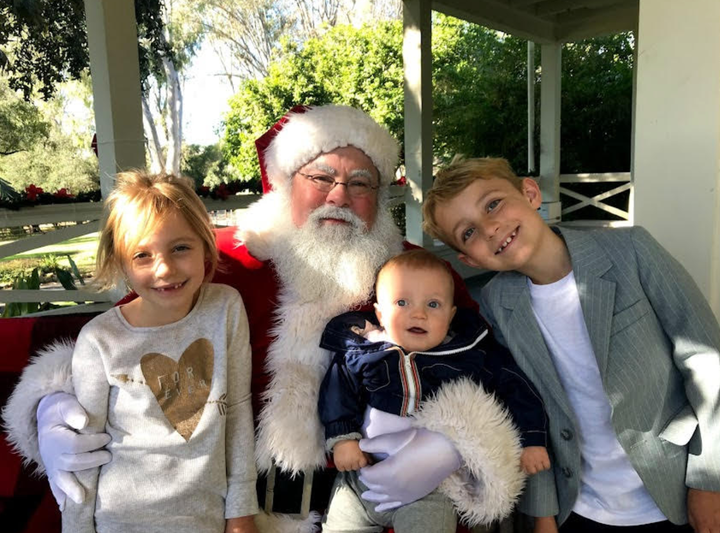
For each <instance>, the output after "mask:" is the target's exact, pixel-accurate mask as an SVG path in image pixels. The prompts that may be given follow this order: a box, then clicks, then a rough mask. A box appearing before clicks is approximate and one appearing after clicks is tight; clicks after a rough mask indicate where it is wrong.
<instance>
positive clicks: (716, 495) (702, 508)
mask: <svg viewBox="0 0 720 533" xmlns="http://www.w3.org/2000/svg"><path fill="white" fill-rule="evenodd" d="M687 508H688V521H689V522H690V525H691V526H692V528H693V529H694V530H695V533H720V492H711V491H709V490H698V489H688V496H687Z"/></svg>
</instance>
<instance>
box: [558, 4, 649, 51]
mask: <svg viewBox="0 0 720 533" xmlns="http://www.w3.org/2000/svg"><path fill="white" fill-rule="evenodd" d="M638 12H639V10H638V2H637V0H630V1H629V2H628V3H627V4H623V5H622V6H621V7H618V8H617V9H607V10H603V11H599V12H592V14H591V15H588V14H587V13H586V14H585V15H583V14H582V13H570V14H568V15H567V16H563V15H558V20H557V26H556V28H557V29H556V32H557V33H556V34H557V38H558V40H559V41H561V42H570V41H581V40H583V39H589V38H591V37H597V36H599V35H607V34H610V33H618V32H621V31H637V26H638Z"/></svg>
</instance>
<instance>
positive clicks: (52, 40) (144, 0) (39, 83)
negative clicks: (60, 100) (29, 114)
mask: <svg viewBox="0 0 720 533" xmlns="http://www.w3.org/2000/svg"><path fill="white" fill-rule="evenodd" d="M162 7H163V3H162V0H135V17H136V19H137V21H138V25H137V29H138V37H139V47H138V52H139V56H140V71H141V74H142V77H143V79H145V78H146V77H147V76H148V75H149V73H150V72H151V70H153V69H154V68H156V66H157V65H158V64H159V63H160V58H161V57H162V56H163V55H172V51H171V50H170V48H169V47H168V46H167V44H166V43H165V41H164V38H163V28H164V26H163V20H162V16H161V13H162ZM0 51H2V52H3V54H2V55H3V56H5V57H7V59H8V66H7V67H6V69H7V71H8V72H9V74H10V87H11V88H12V89H13V90H18V91H21V92H22V93H23V95H24V97H25V99H26V100H30V99H31V97H32V96H33V93H34V91H35V90H38V91H39V92H40V93H41V94H42V96H43V98H44V99H45V100H47V99H49V98H50V97H52V95H53V94H54V92H55V88H56V86H57V84H59V83H61V82H63V81H66V80H68V79H78V78H79V77H80V76H81V74H82V73H83V72H85V71H86V70H87V68H88V66H89V61H90V60H89V55H88V45H87V29H86V26H85V6H84V3H83V0H15V1H13V2H4V3H3V4H2V5H0Z"/></svg>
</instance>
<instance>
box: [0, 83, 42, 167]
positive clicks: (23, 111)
mask: <svg viewBox="0 0 720 533" xmlns="http://www.w3.org/2000/svg"><path fill="white" fill-rule="evenodd" d="M49 134H50V124H49V123H48V122H47V121H46V120H45V119H44V117H43V116H42V114H41V113H40V110H39V109H38V108H37V107H35V106H34V105H33V104H31V103H29V102H26V101H25V100H23V99H22V98H20V97H19V96H17V95H16V94H15V92H14V91H12V90H11V89H10V88H9V87H8V84H7V81H6V79H5V77H0V156H6V155H11V154H14V153H17V152H21V151H23V150H28V149H30V148H31V147H32V146H34V145H35V144H37V143H39V142H43V141H44V140H46V139H47V138H48V136H49Z"/></svg>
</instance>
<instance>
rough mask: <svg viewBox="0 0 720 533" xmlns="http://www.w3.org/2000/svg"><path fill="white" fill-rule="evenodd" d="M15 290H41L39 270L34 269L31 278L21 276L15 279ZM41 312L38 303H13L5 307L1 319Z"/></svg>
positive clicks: (13, 286)
mask: <svg viewBox="0 0 720 533" xmlns="http://www.w3.org/2000/svg"><path fill="white" fill-rule="evenodd" d="M12 289H13V290H34V291H36V290H38V289H40V273H39V271H38V269H37V268H33V270H32V272H31V273H30V275H29V276H25V275H20V276H18V277H17V278H15V281H14V282H13V284H12ZM39 310H40V304H38V303H36V302H11V303H8V304H6V305H5V309H4V310H3V314H2V317H1V318H10V317H14V316H21V315H27V314H30V313H37V312H38V311H39Z"/></svg>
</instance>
